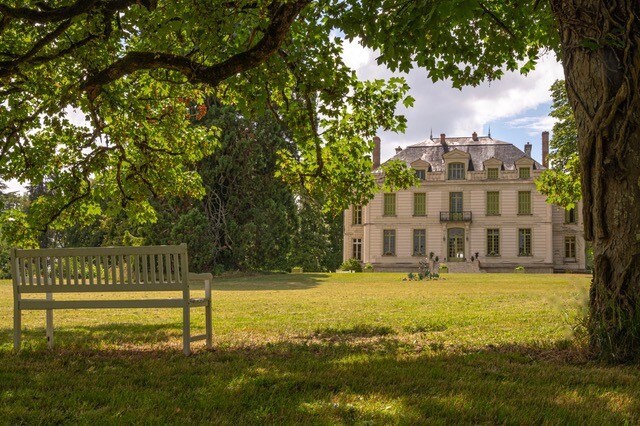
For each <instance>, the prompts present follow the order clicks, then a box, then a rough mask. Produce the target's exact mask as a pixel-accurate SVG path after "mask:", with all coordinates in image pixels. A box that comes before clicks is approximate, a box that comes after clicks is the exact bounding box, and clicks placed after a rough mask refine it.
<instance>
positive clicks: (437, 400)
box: [0, 324, 640, 424]
mask: <svg viewBox="0 0 640 426" xmlns="http://www.w3.org/2000/svg"><path fill="white" fill-rule="evenodd" d="M174 326H175V324H169V325H167V324H162V325H143V326H135V327H133V326H132V327H129V325H125V326H124V327H123V325H121V324H117V325H113V326H111V325H104V326H99V327H87V329H88V331H87V332H88V333H89V334H93V335H95V336H98V335H100V334H101V333H103V332H105V331H106V332H107V333H112V332H113V331H114V330H116V329H117V330H121V333H122V339H123V340H124V339H125V338H128V339H130V340H131V341H132V342H134V343H135V342H140V343H145V342H146V337H145V336H148V335H154V333H158V331H159V328H161V327H164V328H165V329H166V328H167V327H174ZM354 329H357V330H353V332H349V333H345V332H344V331H336V332H334V333H333V334H332V332H331V330H330V329H324V330H323V331H322V336H323V339H314V338H313V336H310V338H309V339H288V340H284V341H280V342H275V343H274V342H266V343H255V342H253V343H249V342H247V343H246V344H233V343H230V342H227V341H224V340H220V341H216V349H215V350H212V351H207V350H203V349H199V350H197V351H196V353H195V354H194V355H193V356H190V357H185V356H183V355H182V354H181V352H180V349H179V346H177V345H174V346H171V347H170V346H165V347H151V348H149V347H148V346H147V347H144V346H143V347H133V348H132V347H131V346H128V347H127V348H125V349H97V348H91V347H86V346H85V347H84V348H79V349H77V348H72V350H70V349H69V347H61V348H60V349H58V350H56V351H53V352H49V351H46V350H42V349H37V350H30V349H27V350H24V351H21V352H20V353H18V354H16V353H13V352H11V351H8V350H4V351H0V384H1V386H2V392H0V418H4V419H5V421H7V422H8V423H21V422H22V423H55V422H81V423H88V422H94V421H98V422H146V423H155V422H159V423H166V422H171V421H179V422H184V423H186V422H210V423H221V424H227V423H228V424H231V423H240V424H244V423H265V422H266V423H367V422H373V423H397V422H400V423H416V422H418V423H425V422H441V423H548V422H550V423H556V422H557V423H594V424H596V423H597V424H609V423H637V422H638V421H640V370H639V369H638V367H633V366H625V367H608V366H602V365H598V364H594V363H591V362H588V361H585V360H584V359H580V358H576V357H575V350H576V349H575V348H572V347H570V346H568V345H566V346H564V347H562V346H557V347H556V346H550V347H545V346H536V345H515V344H514V345H501V346H492V347H485V348H455V349H451V348H444V347H439V348H438V350H430V349H428V345H427V346H426V348H427V349H422V348H419V347H418V346H416V345H413V344H411V343H407V341H406V340H402V339H400V338H399V336H397V335H395V334H393V333H392V332H386V331H385V330H376V328H375V327H370V328H369V329H368V331H367V332H366V333H363V332H362V327H355V328H354ZM365 331H366V330H365ZM171 333H172V331H171V330H170V336H172V334H171ZM2 335H3V336H5V335H6V333H5V332H4V331H3V333H2ZM173 340H174V342H173V343H174V344H175V343H177V342H179V339H173ZM72 346H73V345H72ZM3 347H6V346H5V345H3Z"/></svg>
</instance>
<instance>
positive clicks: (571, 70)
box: [551, 0, 640, 362]
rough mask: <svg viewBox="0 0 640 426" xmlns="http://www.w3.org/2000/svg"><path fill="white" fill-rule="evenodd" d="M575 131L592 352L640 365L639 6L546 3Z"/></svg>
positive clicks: (602, 0)
mask: <svg viewBox="0 0 640 426" xmlns="http://www.w3.org/2000/svg"><path fill="white" fill-rule="evenodd" d="M551 5H552V10H553V14H554V16H555V18H556V22H557V23H558V30H559V34H560V42H561V48H562V63H563V67H564V73H565V81H566V85H567V93H568V95H569V100H570V102H571V104H572V107H573V109H574V113H575V117H576V124H577V126H578V137H579V141H578V147H579V153H580V162H581V172H582V196H583V201H584V204H583V215H584V232H585V239H587V240H590V241H593V248H594V261H595V270H594V276H593V281H592V285H591V290H590V316H589V322H588V326H589V336H590V346H591V349H592V350H593V351H594V353H595V354H596V355H598V356H600V357H604V358H608V359H610V360H612V361H616V362H625V361H631V360H638V359H640V204H639V202H640V88H639V80H640V1H638V0H618V1H614V0H551Z"/></svg>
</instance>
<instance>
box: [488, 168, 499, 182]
mask: <svg viewBox="0 0 640 426" xmlns="http://www.w3.org/2000/svg"><path fill="white" fill-rule="evenodd" d="M487 179H491V180H496V179H498V169H497V168H495V167H491V168H490V169H487Z"/></svg>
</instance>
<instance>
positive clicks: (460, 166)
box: [447, 163, 464, 180]
mask: <svg viewBox="0 0 640 426" xmlns="http://www.w3.org/2000/svg"><path fill="white" fill-rule="evenodd" d="M447 178H448V179H449V180H462V179H464V163H451V164H449V170H448V173H447Z"/></svg>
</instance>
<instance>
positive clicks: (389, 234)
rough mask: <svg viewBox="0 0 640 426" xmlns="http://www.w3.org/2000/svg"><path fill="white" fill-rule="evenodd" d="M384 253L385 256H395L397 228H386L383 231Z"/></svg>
mask: <svg viewBox="0 0 640 426" xmlns="http://www.w3.org/2000/svg"><path fill="white" fill-rule="evenodd" d="M382 246H383V248H382V254H383V255H385V256H395V254H396V230H395V229H385V230H384V231H383V244H382Z"/></svg>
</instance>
